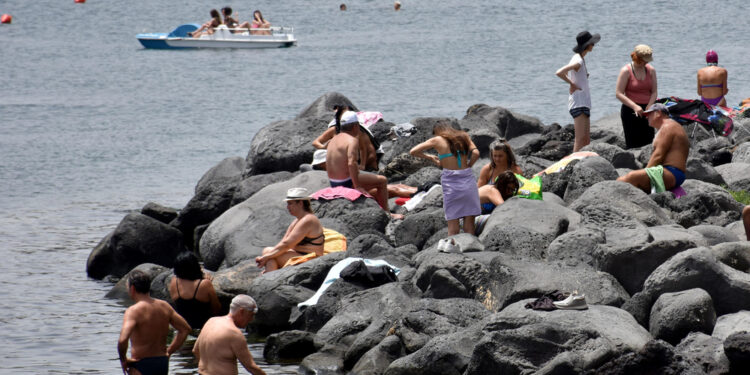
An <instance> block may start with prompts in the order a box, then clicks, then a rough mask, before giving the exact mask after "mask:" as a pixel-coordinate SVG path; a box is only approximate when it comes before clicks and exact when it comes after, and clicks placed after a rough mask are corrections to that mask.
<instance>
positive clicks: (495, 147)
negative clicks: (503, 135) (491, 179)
mask: <svg viewBox="0 0 750 375" xmlns="http://www.w3.org/2000/svg"><path fill="white" fill-rule="evenodd" d="M492 151H503V152H505V158H506V159H507V160H508V165H507V166H506V168H505V169H511V168H513V166H515V165H516V155H514V154H513V149H512V148H510V144H508V141H506V140H505V139H499V140H497V141H495V142H492V144H490V165H492V168H493V169H494V168H496V167H497V165H495V160H494V159H492Z"/></svg>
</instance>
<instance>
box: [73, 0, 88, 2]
mask: <svg viewBox="0 0 750 375" xmlns="http://www.w3.org/2000/svg"><path fill="white" fill-rule="evenodd" d="M74 1H75V2H76V3H85V2H86V0H74Z"/></svg>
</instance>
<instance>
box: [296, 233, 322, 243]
mask: <svg viewBox="0 0 750 375" xmlns="http://www.w3.org/2000/svg"><path fill="white" fill-rule="evenodd" d="M325 238H326V237H325V234H323V233H321V234H320V236H318V237H312V238H310V237H305V238H303V239H302V240H301V241H300V242H299V243H297V245H313V246H321V245H323V244H325V243H326V240H325ZM318 239H323V242H313V241H316V240H318Z"/></svg>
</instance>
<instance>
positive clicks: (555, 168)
mask: <svg viewBox="0 0 750 375" xmlns="http://www.w3.org/2000/svg"><path fill="white" fill-rule="evenodd" d="M589 156H599V154H597V153H596V152H591V151H578V152H574V153H572V154H570V155H568V156H566V157H564V158H562V159H560V160H559V161H558V162H555V163H554V164H552V165H550V166H549V167H547V169H545V170H543V171H541V172H539V173H537V174H535V176H541V175H542V174H550V173H558V172H561V171H562V170H563V169H565V167H567V166H568V164H570V163H571V162H572V161H573V160H581V159H585V158H587V157H589Z"/></svg>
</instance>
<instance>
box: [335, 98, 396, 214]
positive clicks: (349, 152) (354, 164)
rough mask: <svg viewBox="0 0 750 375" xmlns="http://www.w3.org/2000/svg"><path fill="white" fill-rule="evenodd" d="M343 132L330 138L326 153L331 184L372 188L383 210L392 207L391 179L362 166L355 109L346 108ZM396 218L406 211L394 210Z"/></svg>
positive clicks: (342, 122)
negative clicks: (390, 195)
mask: <svg viewBox="0 0 750 375" xmlns="http://www.w3.org/2000/svg"><path fill="white" fill-rule="evenodd" d="M340 124H341V132H340V133H338V134H336V135H335V136H333V138H331V140H330V141H329V142H328V145H327V150H328V152H327V153H326V172H328V180H330V182H331V187H336V186H344V187H348V188H350V189H357V190H359V191H361V192H363V193H368V194H370V192H371V191H372V193H371V194H372V195H373V196H374V197H375V200H377V201H378V204H379V205H380V207H381V208H383V210H385V211H386V212H387V213H388V214H390V210H389V209H388V179H386V178H385V176H381V175H377V174H374V173H368V172H360V170H359V164H358V160H359V138H358V137H359V132H360V129H359V120H357V114H356V113H354V112H353V111H346V112H343V113H342V114H341V118H340ZM390 215H391V217H392V218H394V219H399V218H403V216H402V215H397V214H390Z"/></svg>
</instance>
